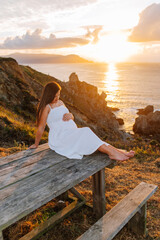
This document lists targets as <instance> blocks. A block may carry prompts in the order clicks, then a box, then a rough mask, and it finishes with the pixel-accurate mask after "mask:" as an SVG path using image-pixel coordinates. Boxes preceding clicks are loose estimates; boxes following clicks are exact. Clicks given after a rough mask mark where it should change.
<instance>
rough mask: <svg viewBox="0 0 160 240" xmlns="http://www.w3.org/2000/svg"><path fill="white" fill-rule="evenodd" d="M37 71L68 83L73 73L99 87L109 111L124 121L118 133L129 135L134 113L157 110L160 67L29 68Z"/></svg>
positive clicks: (159, 107) (84, 65)
mask: <svg viewBox="0 0 160 240" xmlns="http://www.w3.org/2000/svg"><path fill="white" fill-rule="evenodd" d="M28 65H29V66H30V67H32V68H34V69H36V70H37V71H40V72H43V73H45V74H49V75H50V76H53V77H55V78H57V79H59V80H61V81H68V80H69V76H70V74H71V73H72V72H75V73H76V74H77V75H78V77H79V80H80V81H85V82H87V83H90V84H93V85H95V86H97V87H98V92H99V94H100V93H101V92H102V91H104V92H105V93H106V94H107V97H106V101H107V105H108V106H109V107H116V108H119V109H120V110H119V111H117V112H114V113H115V115H116V116H117V117H118V118H123V120H124V125H123V126H121V129H124V130H125V131H127V132H130V133H132V127H133V124H134V122H135V118H136V117H138V115H137V114H136V113H137V109H139V108H144V107H146V106H147V105H153V106H154V109H155V110H160V63H117V64H115V63H110V64H99V63H75V64H28Z"/></svg>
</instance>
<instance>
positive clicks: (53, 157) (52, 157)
mask: <svg viewBox="0 0 160 240" xmlns="http://www.w3.org/2000/svg"><path fill="white" fill-rule="evenodd" d="M64 160H66V158H65V157H64V156H61V155H58V154H57V153H55V152H53V151H52V150H48V151H47V152H41V153H40V154H39V155H38V156H37V155H34V156H32V157H27V158H25V159H20V161H19V162H18V165H17V163H16V165H15V164H13V165H12V166H9V167H8V166H3V167H0V189H2V188H4V187H5V186H7V185H9V184H13V183H16V182H17V181H19V180H22V179H23V178H27V177H29V176H30V175H32V174H35V173H38V172H40V171H42V170H45V169H47V168H49V167H51V166H53V165H55V164H57V163H58V164H59V163H60V162H61V161H64Z"/></svg>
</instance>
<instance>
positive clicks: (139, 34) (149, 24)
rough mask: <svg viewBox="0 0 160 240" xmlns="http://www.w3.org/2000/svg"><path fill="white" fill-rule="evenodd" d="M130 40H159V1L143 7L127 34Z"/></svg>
mask: <svg viewBox="0 0 160 240" xmlns="http://www.w3.org/2000/svg"><path fill="white" fill-rule="evenodd" d="M128 40H129V41H131V42H148V41H160V3H159V4H156V3H154V4H152V5H150V6H148V7H147V8H145V9H144V10H143V11H142V12H141V14H140V19H139V23H138V25H137V26H135V27H134V28H133V30H132V33H131V35H130V36H129V39H128Z"/></svg>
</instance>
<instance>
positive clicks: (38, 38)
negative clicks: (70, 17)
mask: <svg viewBox="0 0 160 240" xmlns="http://www.w3.org/2000/svg"><path fill="white" fill-rule="evenodd" d="M41 33H42V30H41V29H36V30H35V31H34V32H32V33H30V32H29V31H27V32H26V34H24V35H23V36H21V37H19V36H16V37H14V38H10V37H8V38H6V39H5V41H4V42H3V43H2V44H0V48H1V49H43V48H46V49H50V48H68V47H76V46H78V45H86V44H88V43H89V42H90V41H89V40H88V39H87V38H85V37H83V36H82V37H64V38H57V37H56V36H55V35H54V34H50V36H49V37H48V38H47V37H44V36H42V35H41Z"/></svg>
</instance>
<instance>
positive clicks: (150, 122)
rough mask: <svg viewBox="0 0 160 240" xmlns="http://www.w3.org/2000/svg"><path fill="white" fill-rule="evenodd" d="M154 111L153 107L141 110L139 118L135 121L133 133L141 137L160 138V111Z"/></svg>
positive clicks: (149, 106)
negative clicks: (151, 136)
mask: <svg viewBox="0 0 160 240" xmlns="http://www.w3.org/2000/svg"><path fill="white" fill-rule="evenodd" d="M153 111H154V107H153V106H152V105H148V106H147V107H145V108H144V109H141V110H139V117H137V118H136V119H135V123H134V125H133V132H134V133H137V134H140V135H145V136H149V135H153V136H160V111H155V112H153Z"/></svg>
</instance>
